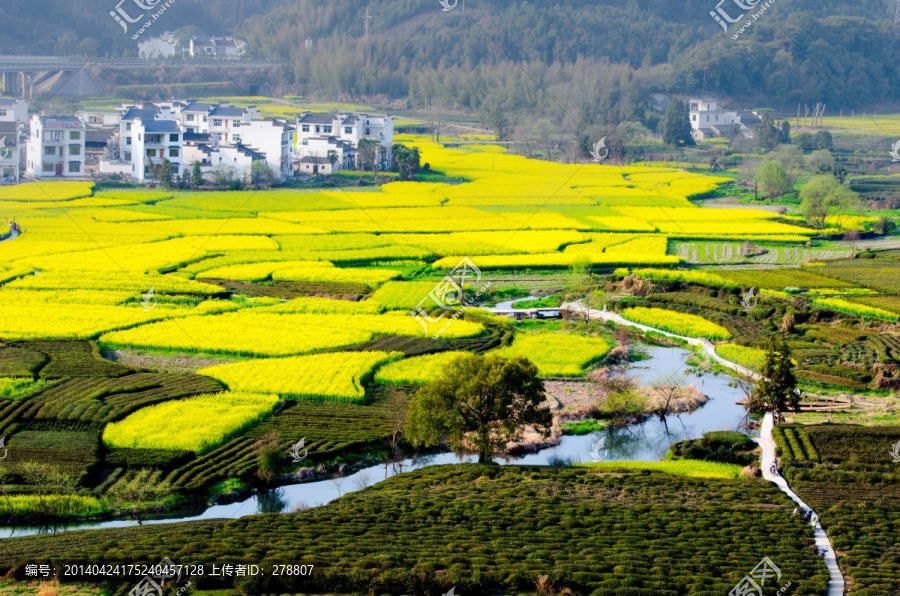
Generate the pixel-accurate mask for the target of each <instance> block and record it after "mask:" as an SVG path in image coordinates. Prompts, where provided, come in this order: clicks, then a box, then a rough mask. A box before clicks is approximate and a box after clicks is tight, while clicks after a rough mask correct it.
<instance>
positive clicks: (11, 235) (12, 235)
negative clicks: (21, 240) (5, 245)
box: [0, 228, 19, 242]
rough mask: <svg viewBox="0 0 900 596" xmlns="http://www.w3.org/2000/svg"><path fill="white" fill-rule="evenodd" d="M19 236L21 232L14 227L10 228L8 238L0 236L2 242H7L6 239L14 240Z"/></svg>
mask: <svg viewBox="0 0 900 596" xmlns="http://www.w3.org/2000/svg"><path fill="white" fill-rule="evenodd" d="M18 237H19V233H18V232H17V231H15V230H14V229H12V228H10V229H9V236H7V237H6V238H0V242H6V241H8V240H14V239H15V238H18Z"/></svg>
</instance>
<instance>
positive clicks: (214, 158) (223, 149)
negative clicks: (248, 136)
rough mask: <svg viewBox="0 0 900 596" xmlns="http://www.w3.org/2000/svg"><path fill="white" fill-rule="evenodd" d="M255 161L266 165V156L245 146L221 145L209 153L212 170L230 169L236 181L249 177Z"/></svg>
mask: <svg viewBox="0 0 900 596" xmlns="http://www.w3.org/2000/svg"><path fill="white" fill-rule="evenodd" d="M255 161H259V162H262V163H266V156H265V155H263V154H262V153H260V152H259V151H254V150H253V149H250V148H249V147H244V146H243V145H220V146H219V147H217V148H215V149H212V150H210V153H209V163H210V165H211V166H212V169H213V170H216V169H218V168H230V169H231V171H232V173H233V174H234V178H235V179H239V178H246V177H247V176H249V175H250V168H251V167H252V166H253V162H255Z"/></svg>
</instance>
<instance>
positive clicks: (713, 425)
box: [0, 346, 746, 538]
mask: <svg viewBox="0 0 900 596" xmlns="http://www.w3.org/2000/svg"><path fill="white" fill-rule="evenodd" d="M643 350H644V351H645V352H646V354H647V355H648V357H649V358H647V359H645V360H642V361H640V362H637V363H635V364H634V365H633V367H632V370H631V371H630V374H631V375H632V376H633V377H635V378H636V379H637V380H638V382H639V383H641V384H648V383H649V382H651V381H652V380H653V379H656V378H658V377H659V376H661V375H664V376H669V375H672V374H673V373H677V372H683V371H684V370H685V369H686V368H687V364H686V362H687V360H688V359H689V358H690V356H691V352H690V351H688V350H686V349H683V348H670V347H658V346H644V348H643ZM684 377H685V379H686V381H687V383H694V384H695V385H696V386H697V388H698V389H699V390H700V391H701V392H702V393H704V394H706V395H707V396H709V401H708V402H707V403H706V405H704V406H702V407H701V408H699V409H697V410H695V411H694V412H692V413H686V414H673V415H669V416H666V417H665V419H660V418H659V417H653V418H650V419H648V420H647V421H645V422H643V423H641V424H635V425H631V426H629V427H627V428H620V429H614V430H609V431H603V432H600V433H593V434H589V435H582V436H564V437H562V439H561V442H560V444H559V445H557V446H555V447H550V448H547V449H543V450H541V451H538V452H534V453H528V454H525V455H522V456H519V457H505V458H496V461H497V463H499V464H501V465H513V464H514V465H532V466H543V465H549V464H550V463H551V462H553V461H554V460H556V459H563V460H568V461H574V462H578V461H591V460H592V455H591V452H592V451H593V450H594V445H596V444H597V443H598V441H600V440H601V438H602V439H603V441H602V444H603V445H604V449H603V451H601V452H600V453H601V454H602V455H603V457H604V459H606V460H643V461H657V460H660V459H662V458H663V456H664V455H665V453H666V451H667V450H668V448H669V447H670V446H671V444H672V443H675V442H678V441H683V440H686V439H694V438H699V437H701V436H702V435H703V434H704V433H706V432H709V431H714V430H740V429H741V427H742V425H743V422H744V420H745V418H746V411H745V409H744V407H743V406H739V405H737V403H736V402H737V401H739V400H740V399H741V398H742V397H743V396H742V394H741V393H740V391H739V390H738V389H737V388H735V387H732V386H730V385H729V383H730V381H731V378H730V377H729V376H728V375H724V374H720V375H713V374H703V375H697V374H695V373H688V374H685V375H684ZM475 461H477V458H476V457H475V456H471V455H460V454H456V453H440V454H436V455H428V456H423V457H418V458H414V459H407V460H404V461H403V462H400V463H398V464H395V465H392V466H387V467H386V466H384V465H377V466H372V467H370V468H366V469H363V470H360V471H357V472H355V473H353V474H350V475H347V476H345V477H343V478H341V479H337V480H317V481H314V482H302V483H298V484H291V485H287V486H282V487H279V488H277V489H274V490H271V491H268V492H266V493H260V494H256V495H253V496H251V497H248V498H247V499H244V500H243V501H238V502H235V503H230V504H227V505H214V506H211V507H207V508H206V509H204V510H202V511H197V512H192V513H189V514H184V513H182V514H180V515H178V516H177V517H166V518H160V519H153V520H149V521H145V522H144V524H147V525H149V524H164V523H175V522H183V521H193V520H204V519H236V518H239V517H244V516H248V515H256V514H259V513H280V512H288V511H293V510H295V509H297V508H298V507H315V506H320V505H324V504H326V503H329V502H330V501H332V500H334V499H336V498H338V497H339V496H341V495H344V494H347V493H348V492H353V491H356V490H360V489H362V488H364V487H366V486H371V485H373V484H375V483H377V482H380V481H382V480H385V479H386V478H389V477H391V476H393V475H395V474H398V473H402V472H408V471H410V470H415V469H419V468H422V467H425V466H433V465H440V464H457V463H474V462H475ZM134 525H137V523H136V522H134V521H132V520H111V521H103V522H87V523H77V524H71V525H63V526H56V527H52V528H51V527H27V526H5V527H0V537H4V538H9V537H12V536H24V535H28V534H38V533H50V532H63V531H69V530H81V529H100V528H121V527H126V526H134Z"/></svg>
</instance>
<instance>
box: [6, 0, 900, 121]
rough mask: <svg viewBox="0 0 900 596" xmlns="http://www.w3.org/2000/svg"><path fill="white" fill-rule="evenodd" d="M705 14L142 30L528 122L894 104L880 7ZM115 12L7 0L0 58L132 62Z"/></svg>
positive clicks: (298, 18)
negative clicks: (656, 106) (214, 40)
mask: <svg viewBox="0 0 900 596" xmlns="http://www.w3.org/2000/svg"><path fill="white" fill-rule="evenodd" d="M714 4H715V3H714V2H712V1H711V0H710V1H707V0H626V1H625V2H622V1H621V0H590V1H589V0H566V1H564V2H559V3H556V4H553V5H552V6H545V5H544V4H542V3H536V2H528V1H524V0H516V1H513V2H508V1H506V0H481V1H479V2H478V3H477V4H476V3H470V6H469V8H468V10H467V11H466V12H465V13H464V12H463V11H462V9H461V7H458V8H457V9H455V10H453V11H450V12H443V11H441V10H440V5H439V4H438V3H437V2H434V3H422V2H417V1H415V0H383V1H382V2H379V3H376V4H374V5H370V12H371V15H372V16H373V19H372V20H371V21H370V35H369V38H368V39H366V38H365V36H364V27H365V22H364V19H363V16H364V14H365V6H363V5H361V4H359V3H357V2H352V1H351V0H327V1H325V0H298V1H296V2H290V3H279V2H275V1H274V0H220V1H219V2H217V3H216V6H215V9H211V8H210V5H209V4H208V3H203V2H199V0H179V2H177V3H176V4H175V5H173V6H172V7H171V9H169V10H168V11H167V12H166V16H164V17H163V21H162V22H159V23H157V24H155V25H154V27H155V28H156V29H155V30H151V32H149V35H157V34H159V33H162V31H163V30H165V29H170V30H175V29H178V28H180V27H197V28H199V29H201V30H202V31H203V32H204V33H207V34H220V35H221V34H236V35H238V36H240V37H243V38H245V39H246V40H247V41H248V44H249V46H248V47H249V55H250V56H253V57H259V58H271V59H281V60H285V61H287V62H288V66H287V67H286V68H285V69H284V70H283V71H282V73H281V79H280V80H277V81H272V83H273V89H272V91H273V92H278V91H282V92H284V93H295V94H301V95H305V96H313V97H315V96H318V97H321V98H328V99H334V98H344V99H370V100H371V99H373V98H388V99H408V102H409V104H410V106H411V107H420V108H421V107H425V106H426V105H435V104H437V105H438V106H439V107H440V106H443V107H445V108H447V109H450V108H459V109H464V110H467V111H470V112H472V111H478V112H479V113H481V114H484V115H486V116H485V118H483V119H487V118H488V116H489V115H496V114H504V115H506V117H507V118H510V119H515V116H516V113H517V112H527V113H529V114H531V115H534V114H535V113H537V114H540V115H542V116H546V117H548V118H551V119H552V120H553V121H554V122H557V123H559V122H561V121H562V120H563V119H564V118H566V117H569V118H571V117H572V115H573V114H574V115H575V116H577V115H578V114H579V112H580V110H581V109H582V108H586V109H587V110H588V111H589V112H591V113H595V114H607V113H608V112H610V111H614V112H615V113H616V117H617V119H618V120H620V121H621V120H635V118H634V117H633V116H634V112H635V111H637V110H642V109H645V108H646V105H645V104H646V100H647V97H648V96H649V95H650V94H651V93H654V92H662V93H677V94H694V93H705V94H707V95H715V96H718V97H722V98H730V99H731V100H732V103H733V104H736V106H735V107H745V108H752V107H758V106H763V105H765V106H770V107H775V108H782V109H784V108H791V109H795V108H796V106H797V104H798V103H809V104H812V103H824V104H825V105H826V106H827V107H828V110H829V113H832V114H833V113H835V111H836V110H839V109H841V108H845V109H854V108H855V109H860V108H861V107H862V106H866V105H870V104H876V103H880V102H889V101H892V100H893V99H894V98H896V97H898V96H900V66H898V64H897V62H896V61H892V60H885V59H884V57H885V56H894V55H898V54H900V36H898V35H897V34H896V28H895V27H894V26H893V11H892V10H891V7H889V6H887V3H886V2H884V0H860V1H856V2H843V1H842V2H837V3H825V4H823V3H821V2H815V1H813V0H792V1H791V2H790V3H784V4H780V3H779V4H776V5H775V6H774V7H772V8H771V9H770V12H768V13H767V14H764V15H763V16H762V17H761V18H760V19H759V20H758V21H754V24H753V27H752V28H751V29H750V30H748V31H747V32H746V33H745V34H744V35H742V36H741V38H740V40H739V41H734V40H732V39H731V38H730V37H728V36H727V35H726V34H725V33H724V32H723V31H722V30H721V28H720V26H719V25H718V24H717V23H716V22H715V21H714V20H713V19H712V17H710V16H709V11H710V10H712V9H713V8H714ZM114 7H115V2H111V3H110V5H109V6H100V7H98V6H97V5H96V4H91V3H88V1H87V0H70V1H68V2H62V1H61V0H45V1H43V2H41V3H27V2H25V0H11V1H10V2H7V3H4V4H3V6H0V52H3V53H7V54H9V53H32V54H41V53H43V54H46V53H54V52H56V53H89V54H90V53H93V52H94V51H96V52H97V53H98V54H99V55H101V56H102V55H105V54H110V53H112V52H117V53H118V54H119V55H121V54H122V53H123V51H124V50H129V51H131V52H132V53H134V52H135V51H136V47H135V44H134V42H133V41H132V40H131V39H130V38H129V37H127V36H125V35H123V34H122V31H121V29H120V28H119V26H118V25H117V24H116V22H115V21H114V20H113V19H112V18H111V17H110V16H109V15H108V14H107V13H108V12H109V10H112V9H114ZM731 8H732V9H734V8H735V7H731ZM733 12H734V11H733ZM735 14H737V13H735ZM38 32H39V34H38ZM306 40H310V42H311V43H310V47H307V44H306ZM494 119H496V116H494ZM501 124H502V123H501ZM644 125H645V126H647V125H648V123H647V122H644ZM648 127H649V128H653V126H648Z"/></svg>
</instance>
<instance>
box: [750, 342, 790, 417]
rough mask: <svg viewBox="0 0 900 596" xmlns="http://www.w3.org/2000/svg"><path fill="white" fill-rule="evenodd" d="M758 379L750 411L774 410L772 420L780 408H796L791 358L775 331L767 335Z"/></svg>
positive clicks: (780, 414) (779, 413)
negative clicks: (767, 340) (762, 363)
mask: <svg viewBox="0 0 900 596" xmlns="http://www.w3.org/2000/svg"><path fill="white" fill-rule="evenodd" d="M760 372H761V373H762V379H760V381H759V382H758V383H757V385H756V390H755V391H754V393H753V396H752V397H751V399H750V412H751V413H765V412H774V413H775V422H780V421H781V419H782V412H784V411H785V410H787V409H788V408H790V409H791V410H793V411H794V412H799V411H800V392H799V391H798V390H797V378H796V377H795V376H794V361H793V360H792V359H791V349H790V347H789V346H788V345H787V343H786V342H785V341H784V340H783V339H780V338H778V337H777V336H776V335H774V334H773V335H771V336H770V337H769V345H768V347H767V348H766V361H765V364H764V365H763V369H762V371H760Z"/></svg>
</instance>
